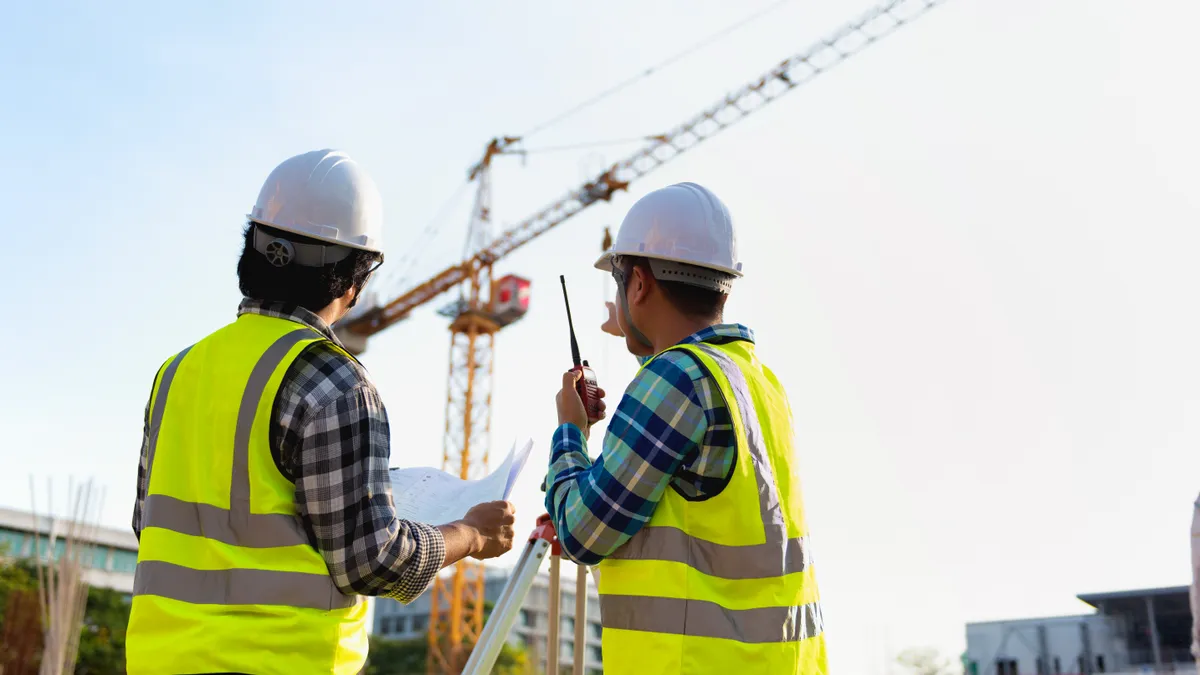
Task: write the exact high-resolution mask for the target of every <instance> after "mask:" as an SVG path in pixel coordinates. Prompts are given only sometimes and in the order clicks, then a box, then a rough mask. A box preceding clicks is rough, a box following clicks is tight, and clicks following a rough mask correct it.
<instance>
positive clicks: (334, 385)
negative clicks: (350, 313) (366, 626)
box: [133, 299, 446, 603]
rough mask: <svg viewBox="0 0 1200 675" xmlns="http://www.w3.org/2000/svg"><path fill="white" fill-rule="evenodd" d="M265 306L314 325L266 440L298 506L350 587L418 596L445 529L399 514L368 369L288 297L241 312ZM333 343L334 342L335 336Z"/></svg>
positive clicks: (141, 486)
mask: <svg viewBox="0 0 1200 675" xmlns="http://www.w3.org/2000/svg"><path fill="white" fill-rule="evenodd" d="M246 313H251V314H262V315H265V316H272V317H276V318H280V319H287V320H289V321H295V322H296V323H300V324H304V325H305V326H308V327H309V328H312V329H314V330H316V331H318V332H319V333H321V335H323V336H325V337H326V338H328V340H329V342H325V341H321V342H315V343H313V344H311V345H309V346H308V347H306V348H305V349H304V351H302V352H301V353H300V355H299V356H297V357H296V360H295V361H293V362H292V364H291V366H290V367H289V368H288V371H287V373H285V374H284V377H283V381H282V383H281V384H280V387H279V393H278V394H277V395H276V397H275V404H274V408H273V410H272V413H271V426H270V431H269V434H270V436H269V438H270V444H271V452H272V454H273V455H274V458H275V464H276V466H278V467H279V471H280V472H281V473H283V475H284V476H286V477H287V478H288V480H290V481H292V482H293V483H295V484H296V511H297V513H298V514H299V516H300V520H301V521H302V522H303V523H304V529H305V531H306V532H307V533H308V538H309V542H310V543H311V544H312V545H313V548H315V549H316V550H318V551H320V553H321V555H322V556H323V557H324V558H325V564H326V565H327V566H328V567H329V575H330V577H332V578H333V581H334V583H335V584H337V586H338V588H339V589H341V590H342V592H343V593H347V594H355V593H357V594H360V595H376V596H383V597H390V598H395V599H397V600H399V601H400V602H404V603H409V602H412V601H413V600H415V599H416V598H417V597H418V596H419V595H421V593H423V592H424V591H425V589H426V588H428V587H429V585H430V584H431V583H432V582H433V578H434V576H435V575H436V574H437V572H438V570H439V569H440V568H441V566H442V562H443V560H444V559H445V557H446V544H445V541H444V540H443V539H442V534H441V532H439V531H438V530H437V529H436V528H434V527H431V526H429V525H425V524H421V523H414V522H409V521H406V520H400V519H399V518H397V517H396V510H395V507H394V506H393V504H392V483H391V480H390V478H389V477H388V463H389V459H390V455H391V448H390V444H389V443H390V435H389V430H388V419H387V412H386V411H385V410H384V407H383V401H381V400H380V398H379V394H378V392H376V391H375V385H374V384H372V383H371V380H370V378H369V377H368V375H367V371H366V370H365V369H364V368H363V367H362V365H360V364H359V363H358V362H356V361H354V360H353V359H348V358H346V356H345V355H344V354H343V353H341V352H339V351H337V350H336V349H334V347H333V345H334V344H337V345H340V344H341V343H340V342H339V341H338V339H337V337H336V336H335V335H334V334H333V331H332V330H331V329H330V328H329V326H328V325H327V324H326V323H325V322H324V321H323V320H322V319H321V318H320V317H318V316H317V315H316V314H314V313H312V312H310V311H308V310H306V309H304V308H302V307H296V306H294V305H293V306H287V305H284V304H282V303H264V302H261V301H256V300H250V299H245V300H243V301H242V303H241V306H240V307H238V316H241V315H242V314H246ZM330 343H333V344H330ZM149 418H150V404H149V402H147V404H146V419H145V422H144V427H143V436H142V452H141V462H140V464H139V465H138V482H137V502H136V504H135V505H134V511H133V531H134V532H135V533H136V534H138V536H139V538H140V536H141V531H142V508H143V503H144V501H145V498H146V469H147V466H146V463H147V456H148V454H147V453H148V443H147V440H148V434H149Z"/></svg>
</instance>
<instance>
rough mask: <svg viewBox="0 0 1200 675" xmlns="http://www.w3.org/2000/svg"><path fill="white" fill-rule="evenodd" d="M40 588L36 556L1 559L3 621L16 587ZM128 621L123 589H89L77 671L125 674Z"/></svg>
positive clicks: (98, 674)
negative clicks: (126, 628)
mask: <svg viewBox="0 0 1200 675" xmlns="http://www.w3.org/2000/svg"><path fill="white" fill-rule="evenodd" d="M36 589H37V568H36V567H35V566H34V563H33V561H32V560H13V559H8V560H4V561H3V562H2V563H0V622H2V621H3V620H4V619H3V617H4V610H5V609H7V607H8V598H9V596H10V595H11V594H12V593H13V592H14V591H30V590H32V591H36ZM128 623H129V605H127V604H126V603H125V600H124V598H123V597H122V596H121V594H120V593H117V592H116V591H112V590H109V589H106V588H91V589H88V599H87V608H86V609H85V611H84V621H83V628H82V629H81V631H80V636H79V657H78V659H77V660H76V664H75V673H76V675H122V674H123V673H124V672H125V626H126V624H128ZM2 627H3V626H2V624H0V628H2Z"/></svg>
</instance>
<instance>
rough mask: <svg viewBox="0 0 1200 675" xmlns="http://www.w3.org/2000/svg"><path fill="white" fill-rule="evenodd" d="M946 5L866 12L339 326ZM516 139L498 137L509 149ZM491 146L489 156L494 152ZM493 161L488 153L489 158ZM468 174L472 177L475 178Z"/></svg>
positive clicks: (389, 317)
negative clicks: (452, 262)
mask: <svg viewBox="0 0 1200 675" xmlns="http://www.w3.org/2000/svg"><path fill="white" fill-rule="evenodd" d="M946 1H947V0H890V1H889V2H885V3H883V4H880V5H878V6H876V7H873V8H871V9H870V10H868V11H866V12H864V13H863V14H862V15H860V16H859V17H858V18H857V19H855V20H854V21H851V22H850V23H847V24H845V25H844V26H842V27H841V28H839V29H837V30H835V31H833V32H832V33H830V34H828V35H827V36H825V37H824V38H822V39H820V40H817V41H816V42H814V43H813V44H811V45H810V46H809V47H808V48H807V49H805V50H804V51H801V52H799V53H797V54H795V55H793V56H791V57H788V58H786V59H784V60H783V61H780V62H778V63H777V64H776V65H775V66H773V67H772V68H771V69H770V70H768V71H767V72H766V73H764V74H762V75H761V76H759V77H757V78H755V79H753V80H751V81H750V82H749V83H748V84H746V85H744V86H743V87H741V88H740V89H737V90H734V91H732V92H730V93H729V94H727V95H726V96H724V97H722V98H721V99H720V100H719V101H717V102H715V103H714V104H712V105H711V106H709V107H708V108H706V109H705V110H703V111H701V112H700V113H699V114H697V115H696V116H694V117H692V118H691V119H689V120H687V121H685V122H684V123H682V124H680V125H679V126H677V127H675V128H674V129H672V130H671V131H669V132H668V133H666V134H663V135H661V136H656V137H654V140H653V141H652V142H650V143H648V144H647V145H645V146H644V147H642V149H640V150H638V151H637V152H635V153H634V154H632V155H630V156H628V157H627V158H625V159H624V160H622V161H619V162H617V163H615V164H613V165H612V167H610V168H609V169H608V170H606V171H605V172H603V173H601V174H600V175H598V176H596V178H595V179H594V180H592V181H589V182H587V183H584V184H583V185H582V186H580V187H578V188H576V189H574V190H572V191H571V192H569V193H567V194H566V195H564V196H563V197H561V198H559V199H558V201H555V202H553V203H551V204H550V205H549V206H547V207H545V208H543V209H542V210H541V211H539V212H538V213H536V214H534V215H533V216H531V217H529V218H527V219H525V220H523V221H521V222H520V223H518V224H517V225H514V226H513V227H511V228H509V229H508V230H506V231H504V232H502V233H500V234H499V235H497V236H496V238H495V239H493V240H492V241H491V243H489V244H488V245H487V246H485V247H484V248H482V249H481V250H480V251H478V252H477V253H476V254H475V255H474V256H473V257H471V258H469V259H468V260H465V261H463V262H460V263H457V264H455V265H453V266H451V267H448V268H446V269H445V270H443V271H442V272H439V273H438V274H436V275H434V276H433V277H431V278H429V279H428V280H426V281H424V282H423V283H421V284H419V285H417V286H415V287H413V288H412V289H410V290H409V291H407V292H405V293H403V294H401V295H400V296H398V297H396V298H395V299H393V300H391V301H389V302H387V303H385V304H382V305H380V306H378V307H376V308H373V309H371V310H368V311H365V312H363V313H362V314H360V315H359V316H357V317H355V318H354V319H351V320H348V321H346V322H345V323H344V325H343V326H342V328H343V329H344V330H347V331H349V332H351V333H355V334H357V335H361V336H370V335H373V334H375V333H378V332H380V331H382V330H384V329H385V328H387V327H388V326H391V325H392V324H394V323H397V322H399V321H401V320H403V319H404V318H405V317H407V316H408V315H409V314H410V313H411V312H412V310H414V309H416V308H417V307H419V306H421V305H423V304H425V303H426V302H429V301H430V300H432V299H434V298H436V297H437V296H439V295H441V294H442V293H445V292H446V291H449V290H451V289H452V288H454V287H455V286H457V285H458V284H460V283H462V282H464V281H466V280H468V279H469V278H470V277H471V274H472V271H473V268H474V266H476V265H482V266H489V265H491V264H493V263H495V262H496V261H498V260H500V259H501V258H503V257H504V256H506V255H508V254H509V253H512V252H513V251H515V250H517V249H518V248H520V247H522V246H524V245H525V244H527V243H529V242H530V241H532V240H534V239H536V238H537V237H539V236H541V235H542V234H545V233H546V232H548V231H549V230H551V229H553V228H554V227H556V226H558V225H560V224H562V223H563V222H565V221H566V220H568V219H570V218H571V217H572V216H574V215H576V214H578V213H579V212H580V211H583V210H584V209H586V208H587V207H589V206H591V205H593V204H595V203H597V202H601V201H608V200H610V199H612V196H613V194H614V193H616V192H618V191H620V190H624V189H627V188H628V187H629V184H630V183H632V182H633V181H635V180H637V179H639V178H641V177H642V176H645V175H646V174H648V173H650V172H651V171H653V170H655V169H657V168H658V167H660V166H662V165H663V164H665V163H667V162H669V161H671V160H673V159H675V158H676V157H678V156H679V155H681V154H683V153H684V152H687V151H688V150H691V149H692V148H694V147H695V146H696V145H698V144H700V143H701V142H703V141H705V140H707V139H709V138H711V137H712V136H714V135H716V134H717V133H719V132H721V131H723V130H724V129H726V128H728V127H729V126H731V125H733V124H734V123H736V122H738V121H740V120H741V119H743V118H745V117H746V116H748V115H750V114H752V113H754V112H757V111H758V110H759V109H761V108H762V107H763V106H764V105H766V104H768V103H770V102H772V101H774V100H775V99H777V98H779V97H780V96H782V95H783V94H786V93H787V92H789V91H791V90H793V89H795V88H796V87H798V86H800V85H802V84H804V83H806V82H808V81H809V80H812V79H813V78H815V77H817V76H818V75H820V74H822V73H824V72H826V71H828V70H829V69H830V68H832V67H833V66H835V65H837V64H838V63H841V62H842V61H845V60H846V59H848V58H850V57H851V56H853V55H854V54H857V53H858V52H860V51H862V50H863V49H866V48H867V47H868V46H870V45H872V44H875V43H876V42H878V41H879V40H880V39H881V38H883V37H885V36H887V35H889V34H891V33H893V32H895V31H896V30H898V29H899V28H901V27H902V26H905V25H907V24H909V23H911V22H912V21H913V20H914V19H916V18H917V17H919V16H921V15H923V14H925V13H926V12H928V11H929V10H931V9H933V8H934V7H937V6H938V5H941V4H943V3H944V2H946ZM518 140H519V139H516V138H512V137H505V138H504V139H502V140H500V141H499V142H502V143H503V144H504V145H503V147H507V146H508V145H510V144H512V143H514V142H517V141H518ZM497 142H498V141H497V140H493V142H492V144H491V145H489V151H490V152H491V154H498V150H499V148H497V147H493V146H495V145H496V143H497ZM488 158H490V156H489V157H488ZM478 173H479V172H478V171H476V170H474V169H473V171H472V175H473V176H474V175H478Z"/></svg>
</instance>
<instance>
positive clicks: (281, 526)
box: [133, 328, 360, 610]
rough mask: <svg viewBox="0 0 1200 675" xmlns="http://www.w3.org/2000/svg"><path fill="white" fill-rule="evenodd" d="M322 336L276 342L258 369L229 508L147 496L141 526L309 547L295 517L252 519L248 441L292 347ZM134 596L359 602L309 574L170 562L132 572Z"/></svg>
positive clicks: (323, 605)
mask: <svg viewBox="0 0 1200 675" xmlns="http://www.w3.org/2000/svg"><path fill="white" fill-rule="evenodd" d="M314 337H317V334H316V333H314V332H313V331H312V330H310V329H307V328H303V329H299V330H295V331H292V332H289V333H287V334H285V335H284V336H282V337H280V338H279V339H277V340H276V341H275V342H274V343H273V344H272V345H271V346H270V347H269V348H268V349H267V350H266V352H264V353H263V355H262V356H261V357H260V358H259V359H258V361H257V362H256V363H255V365H254V368H253V370H252V371H251V373H250V377H249V379H248V380H247V382H246V389H245V392H244V393H243V394H242V400H241V403H240V405H239V407H238V414H237V426H236V430H235V435H234V443H233V471H232V474H233V475H232V476H231V479H230V480H231V483H230V492H229V494H230V500H229V506H230V508H228V509H223V508H221V507H219V506H213V505H212V504H201V503H192V502H186V501H182V500H180V499H176V498H174V497H170V496H168V495H161V494H152V495H147V496H146V499H145V504H144V506H143V512H142V526H143V528H147V527H157V528H161V529H164V530H169V531H171V532H177V533H179V534H184V535H189V536H194V537H203V538H205V539H211V540H213V541H218V542H221V543H223V544H229V545H232V546H238V547H243V548H274V547H284V546H298V545H303V546H308V545H309V541H308V537H307V535H306V534H305V533H304V530H303V528H302V527H301V525H300V522H299V520H298V519H297V518H295V517H294V516H290V515H285V514H255V513H251V512H250V469H249V457H250V439H251V431H252V428H253V425H254V417H255V412H256V410H257V408H258V403H259V400H260V399H261V398H262V395H263V392H264V391H265V389H266V386H267V382H268V380H269V379H270V377H271V375H272V373H274V372H275V369H276V368H278V367H279V365H280V364H281V363H282V362H283V359H284V358H285V357H286V356H287V354H288V352H289V351H290V350H291V349H292V347H294V346H296V345H297V344H298V343H300V342H301V341H303V340H311V339H313V338H314ZM190 349H191V348H190V347H189V348H188V349H185V350H183V351H182V352H180V353H179V355H177V356H176V357H175V358H174V359H172V360H171V362H170V363H169V364H168V365H167V367H166V368H165V369H164V370H163V375H162V379H161V382H160V384H159V387H158V393H157V395H156V398H155V401H154V406H153V409H152V411H151V419H150V439H149V451H148V453H147V454H148V457H149V461H148V467H147V478H146V483H147V485H149V480H150V479H149V473H151V472H153V470H154V453H155V450H156V448H157V445H158V430H159V428H160V427H161V425H162V418H163V413H164V411H165V410H166V403H167V396H168V394H169V392H170V388H171V382H172V380H173V379H174V376H175V371H176V369H177V368H178V366H179V362H180V361H182V360H183V358H184V357H185V356H186V355H187V353H188V351H190ZM133 593H134V595H155V596H160V597H164V598H170V599H173V600H180V601H183V602H189V603H192V604H212V605H284V606H289V607H303V608H311V609H321V610H329V609H344V608H347V607H352V606H354V605H355V604H356V603H357V602H359V601H360V598H359V596H348V595H345V594H343V593H342V592H341V591H340V590H339V589H338V588H337V587H336V586H335V585H334V583H333V580H332V579H331V578H330V577H329V575H328V574H308V573H302V572H284V571H276V570H259V569H221V570H199V569H192V568H189V567H183V566H181V565H176V564H173V563H169V562H163V561H156V560H142V561H139V562H138V564H137V568H136V570H135V572H134V583H133Z"/></svg>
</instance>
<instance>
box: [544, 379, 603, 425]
mask: <svg viewBox="0 0 1200 675" xmlns="http://www.w3.org/2000/svg"><path fill="white" fill-rule="evenodd" d="M581 377H583V373H581V372H579V371H577V370H568V371H567V372H565V373H563V379H562V389H560V390H559V392H558V395H557V396H555V397H554V402H555V404H556V405H557V406H558V423H559V425H563V424H568V423H570V424H574V425H575V426H577V427H579V429H580V431H582V432H583V437H584V438H587V437H588V432H590V431H591V429H592V424H593V423H592V421H590V420H588V416H587V410H586V409H585V408H584V407H583V399H581V398H579V392H578V391H577V390H576V389H575V383H576V382H578V381H579V378H581ZM596 394H597V395H598V396H599V397H600V401H599V402H598V405H597V407H598V408H599V409H600V417H599V418H598V419H597V420H596V421H599V420H602V419H604V414H605V413H604V410H605V408H606V406H605V404H604V396H605V392H604V390H603V389H601V388H599V387H597V388H596Z"/></svg>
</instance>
